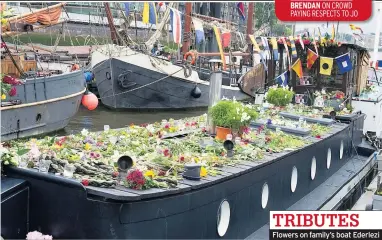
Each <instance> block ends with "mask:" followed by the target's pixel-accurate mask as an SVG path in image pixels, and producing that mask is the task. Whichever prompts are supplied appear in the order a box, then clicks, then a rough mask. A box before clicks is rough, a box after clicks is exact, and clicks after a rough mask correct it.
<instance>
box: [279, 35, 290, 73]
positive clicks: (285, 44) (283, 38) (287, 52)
mask: <svg viewBox="0 0 382 240" xmlns="http://www.w3.org/2000/svg"><path fill="white" fill-rule="evenodd" d="M281 41H282V42H283V44H284V48H285V52H286V55H287V58H288V62H289V67H290V64H291V60H290V55H289V48H288V44H287V42H286V40H285V37H282V38H281Z"/></svg>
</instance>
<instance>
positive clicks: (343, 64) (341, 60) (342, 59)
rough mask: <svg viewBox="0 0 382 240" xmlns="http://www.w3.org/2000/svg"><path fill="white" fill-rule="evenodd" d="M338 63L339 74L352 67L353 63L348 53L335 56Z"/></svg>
mask: <svg viewBox="0 0 382 240" xmlns="http://www.w3.org/2000/svg"><path fill="white" fill-rule="evenodd" d="M335 60H336V63H337V65H338V71H339V73H340V74H344V73H346V72H349V71H351V70H352V69H353V65H352V63H351V60H350V56H349V53H346V54H343V55H341V56H338V57H336V58H335Z"/></svg>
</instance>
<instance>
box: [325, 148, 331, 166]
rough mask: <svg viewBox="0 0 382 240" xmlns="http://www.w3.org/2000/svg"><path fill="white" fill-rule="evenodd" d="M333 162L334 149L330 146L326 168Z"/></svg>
mask: <svg viewBox="0 0 382 240" xmlns="http://www.w3.org/2000/svg"><path fill="white" fill-rule="evenodd" d="M331 162H332V150H331V149H330V148H329V149H328V156H327V158H326V168H327V169H329V168H330V163H331Z"/></svg>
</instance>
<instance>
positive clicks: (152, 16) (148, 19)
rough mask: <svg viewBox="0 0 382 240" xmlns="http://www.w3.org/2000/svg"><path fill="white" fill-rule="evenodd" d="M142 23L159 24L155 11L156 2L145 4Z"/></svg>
mask: <svg viewBox="0 0 382 240" xmlns="http://www.w3.org/2000/svg"><path fill="white" fill-rule="evenodd" d="M142 22H143V23H146V24H148V23H150V24H157V23H158V17H157V12H156V9H155V3H154V2H145V3H143V13H142Z"/></svg>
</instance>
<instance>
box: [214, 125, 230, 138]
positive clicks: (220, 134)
mask: <svg viewBox="0 0 382 240" xmlns="http://www.w3.org/2000/svg"><path fill="white" fill-rule="evenodd" d="M231 133H232V130H231V129H230V128H224V127H216V139H218V140H226V138H227V135H228V134H231Z"/></svg>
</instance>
